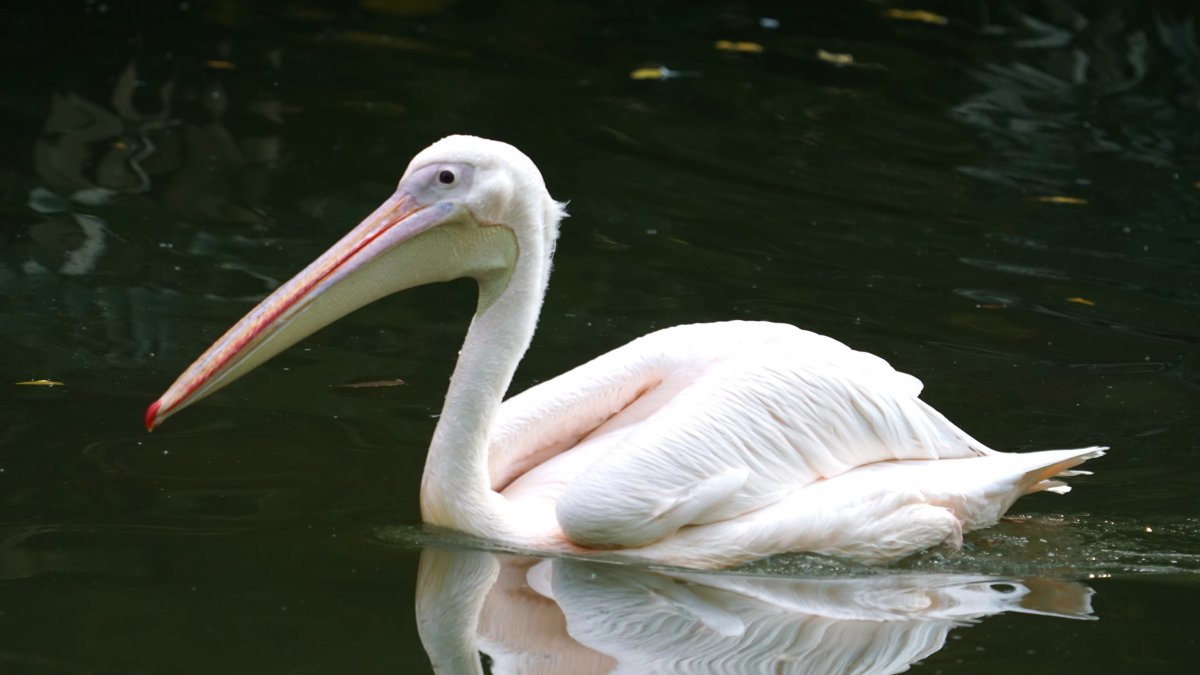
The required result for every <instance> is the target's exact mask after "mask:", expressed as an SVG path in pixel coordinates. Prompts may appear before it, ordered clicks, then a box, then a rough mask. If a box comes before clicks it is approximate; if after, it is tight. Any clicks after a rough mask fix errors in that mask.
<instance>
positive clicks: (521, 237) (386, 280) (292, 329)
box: [146, 136, 563, 429]
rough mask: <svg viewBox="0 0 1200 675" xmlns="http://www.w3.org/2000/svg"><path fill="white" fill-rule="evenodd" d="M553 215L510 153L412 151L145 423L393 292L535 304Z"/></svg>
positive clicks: (556, 210)
mask: <svg viewBox="0 0 1200 675" xmlns="http://www.w3.org/2000/svg"><path fill="white" fill-rule="evenodd" d="M562 215H563V211H562V206H561V205H560V204H558V203H557V202H555V201H554V200H553V199H551V198H550V194H549V193H548V192H547V191H546V185H545V182H544V181H543V180H542V175H541V173H540V172H538V170H537V167H536V166H534V164H533V162H532V161H531V160H530V159H529V158H528V157H526V156H525V155H524V154H523V153H522V152H521V151H520V150H517V149H516V148H514V147H513V146H511V145H508V144H507V143H501V142H498V141H491V140H487V139H483V138H476V137H473V136H449V137H447V138H443V139H442V140H440V141H438V142H437V143H434V144H433V145H431V146H429V147H428V148H426V149H425V150H422V151H421V152H420V153H419V154H418V155H417V156H416V157H414V158H413V160H412V162H410V163H409V165H408V169H407V170H406V171H405V172H404V176H403V177H402V178H401V179H400V184H399V185H398V186H397V188H396V192H395V194H393V195H392V196H391V197H390V198H389V199H388V200H387V201H386V202H384V203H383V204H382V205H381V206H380V207H379V208H377V209H376V210H375V212H374V213H372V214H371V215H369V216H367V218H366V219H365V220H363V222H362V223H360V224H359V225H358V227H355V228H354V229H353V230H351V231H350V233H349V234H347V235H346V236H345V237H343V238H342V239H341V241H339V242H338V243H336V244H334V245H333V247H332V248H330V249H329V250H328V251H326V252H325V253H324V254H322V255H321V257H319V258H317V259H316V260H315V261H313V262H312V263H311V264H310V265H309V266H308V267H306V268H305V269H304V270H303V271H301V272H300V273H299V274H297V275H296V276H295V277H293V278H292V279H291V280H290V281H288V282H287V283H285V284H283V285H282V286H280V287H279V288H278V289H276V291H275V292H274V293H272V294H271V295H270V296H268V297H267V298H266V299H265V300H263V301H262V302H261V303H259V305H258V306H257V307H255V308H254V309H253V310H251V311H250V313H249V314H247V315H246V316H245V317H243V318H242V320H241V321H238V322H237V324H235V325H234V326H233V327H232V328H230V329H229V331H227V332H226V333H225V335H223V336H222V337H221V339H219V340H217V342H215V343H214V344H213V345H212V346H211V347H209V348H208V351H206V352H204V354H202V355H201V356H200V358H198V359H197V360H196V362H195V363H193V364H192V365H191V366H190V367H188V369H187V370H186V371H184V373H183V374H182V375H180V376H179V379H177V380H176V381H175V383H174V384H172V385H171V387H170V388H169V389H167V391H166V392H165V393H164V394H163V395H162V396H161V397H160V398H159V399H158V400H157V401H155V402H154V403H153V404H152V405H151V406H150V408H149V409H148V410H147V411H146V428H147V429H153V428H154V427H156V426H158V425H159V424H160V423H161V422H162V421H163V420H164V419H166V418H167V417H169V416H170V415H172V414H174V413H176V412H178V411H179V410H181V409H183V408H184V407H186V406H188V405H190V404H192V403H195V402H196V401H198V400H200V399H202V398H204V397H205V396H207V395H209V394H211V393H213V392H214V391H216V390H218V389H220V388H221V387H223V386H225V385H227V384H229V383H230V382H233V381H234V380H236V379H237V378H239V377H241V376H242V375H244V374H246V373H247V372H249V371H250V370H252V369H254V368H255V367H257V366H259V365H261V364H262V363H263V362H265V361H266V360H267V359H269V358H271V357H272V356H275V355H276V354H278V353H279V352H281V351H283V350H284V349H286V348H288V347H290V346H291V345H293V344H295V343H296V342H298V341H299V340H300V339H301V338H303V337H305V336H307V335H309V334H311V333H313V332H315V331H317V330H318V329H320V328H322V327H324V326H326V325H328V324H330V323H332V322H334V321H336V320H337V319H339V318H341V317H342V316H345V315H346V314H348V313H350V312H351V311H353V310H355V309H357V308H359V307H362V306H363V305H366V304H367V303H370V302H373V301H375V300H377V299H379V298H381V297H383V296H385V295H389V294H392V293H395V292H397V291H401V290H404V289H407V288H413V287H415V286H420V285H423V284H428V283H433V282H437V281H450V280H452V279H458V278H462V277H470V278H473V279H475V280H477V281H478V282H479V304H478V307H477V310H476V312H477V314H482V313H484V312H486V311H487V310H488V309H489V308H491V307H492V306H493V305H494V304H495V303H496V302H497V301H498V300H500V299H501V298H502V297H508V296H511V295H513V294H523V295H528V296H536V297H537V298H538V301H537V303H535V304H540V297H541V294H542V293H543V292H544V291H545V286H546V281H547V279H548V278H549V270H550V257H551V255H552V254H553V250H554V241H555V239H556V238H557V236H558V221H559V219H560V218H561V217H562ZM534 311H535V313H536V307H535V308H534Z"/></svg>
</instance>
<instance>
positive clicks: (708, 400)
mask: <svg viewBox="0 0 1200 675" xmlns="http://www.w3.org/2000/svg"><path fill="white" fill-rule="evenodd" d="M920 390H921V383H920V381H919V380H917V379H916V378H913V377H911V376H909V375H905V374H903V373H899V372H897V371H895V370H894V369H893V368H892V367H891V366H890V365H888V364H887V362H885V361H884V360H883V359H880V358H878V357H876V356H873V355H870V354H866V353H863V352H858V351H854V350H852V349H850V348H849V347H847V346H845V345H843V344H842V343H840V342H837V341H836V340H833V339H831V338H827V337H824V336H821V335H817V334H814V333H810V332H807V331H802V330H800V329H798V328H795V327H793V326H788V325H783V324H771V323H757V322H727V323H713V324H698V325H689V326H677V327H673V328H668V329H665V330H661V331H658V332H655V333H651V334H650V335H647V336H645V337H643V338H641V339H639V340H635V341H634V342H631V343H629V344H628V345H626V346H624V347H622V348H620V349H617V350H615V351H613V352H610V353H608V354H605V355H604V356H601V357H599V358H597V359H595V360H593V361H591V362H589V363H586V364H584V365H582V366H580V367H579V368H576V369H574V370H572V371H570V372H568V373H566V374H564V375H562V376H560V377H558V378H555V379H554V380H551V381H549V382H546V383H543V384H540V385H538V386H536V387H534V388H532V389H530V390H528V391H526V392H524V393H522V394H520V395H518V396H515V397H513V398H512V399H510V400H509V401H507V402H505V404H504V405H503V406H502V408H501V413H500V418H499V420H498V422H497V424H496V426H495V428H494V430H493V436H492V437H493V439H494V441H493V443H492V445H491V447H490V455H489V467H490V469H491V472H492V473H491V475H492V477H493V485H494V486H495V487H496V488H497V489H501V488H505V487H506V486H507V487H508V489H506V490H505V494H506V495H507V496H510V498H520V497H521V496H524V495H529V494H534V493H537V492H538V490H541V491H542V493H541V494H540V495H539V496H545V497H550V498H555V497H556V498H557V499H556V500H555V501H556V502H557V506H556V512H557V518H558V522H559V524H560V525H561V527H562V529H563V531H564V533H565V534H566V535H567V536H568V537H569V538H570V539H571V540H572V541H575V542H577V543H580V544H583V545H586V546H593V547H610V546H621V547H633V546H642V545H646V544H649V543H651V542H654V541H657V540H659V539H661V538H663V537H666V536H669V535H671V534H672V533H674V532H676V531H677V530H678V529H680V528H681V527H684V526H687V525H693V524H704V523H712V522H717V521H721V520H725V519H729V518H732V517H735V516H738V515H742V514H745V513H748V512H751V511H754V510H757V509H760V508H762V507H764V506H767V505H770V504H773V503H776V502H778V501H780V500H781V499H783V498H784V497H785V496H786V495H788V494H790V493H792V492H795V491H796V490H799V489H800V488H803V487H804V486H806V485H809V484H811V483H813V482H814V481H817V480H820V479H823V478H832V477H834V476H838V475H841V474H843V473H845V472H847V471H849V470H851V469H854V468H855V467H859V466H863V465H865V464H871V463H874V462H880V461H886V460H900V459H947V458H957V457H978V456H983V455H990V454H993V451H992V450H990V449H988V448H987V447H986V446H984V445H982V444H980V443H978V442H977V441H975V440H974V439H972V438H971V437H970V436H968V435H967V434H966V433H965V432H963V431H962V430H960V429H958V428H957V427H955V426H954V425H953V424H951V423H950V422H949V421H947V420H946V419H945V418H944V417H942V416H941V415H940V414H939V413H937V412H936V411H935V410H933V409H932V408H930V407H929V406H927V405H926V404H924V403H923V402H922V401H920V399H919V398H918V395H919V394H920ZM567 448H571V451H570V452H569V453H563V450H565V449H567ZM560 453H561V454H560ZM568 456H569V457H568ZM514 479H515V480H514ZM546 491H549V492H550V493H553V494H547V493H546Z"/></svg>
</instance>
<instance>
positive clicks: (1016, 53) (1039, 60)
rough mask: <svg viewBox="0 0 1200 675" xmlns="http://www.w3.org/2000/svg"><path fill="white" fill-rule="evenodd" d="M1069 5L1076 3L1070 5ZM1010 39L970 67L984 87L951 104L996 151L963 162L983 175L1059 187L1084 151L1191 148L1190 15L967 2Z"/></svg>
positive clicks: (1178, 154)
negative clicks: (980, 161)
mask: <svg viewBox="0 0 1200 675" xmlns="http://www.w3.org/2000/svg"><path fill="white" fill-rule="evenodd" d="M1076 5H1078V6H1076ZM977 10H978V14H977V15H978V16H979V17H982V18H981V19H980V23H981V26H980V27H981V29H982V31H983V32H984V33H985V34H991V35H1000V36H1002V37H1003V38H1004V43H1005V45H1006V46H1007V47H1009V48H1011V51H1009V52H1007V53H1006V54H1004V55H998V56H996V57H993V58H992V59H989V60H990V61H991V62H990V63H987V64H986V65H984V66H982V67H978V68H976V69H974V71H973V74H974V76H975V79H976V80H977V81H979V82H980V83H981V84H982V85H983V86H984V87H985V89H984V91H983V92H981V93H979V94H977V95H975V96H972V97H970V98H969V99H967V100H965V101H963V102H961V103H959V104H958V105H957V106H955V107H954V109H953V114H954V115H955V116H956V117H958V118H959V119H961V120H962V121H964V122H966V123H967V124H969V125H971V126H973V127H974V128H976V129H977V130H979V131H980V132H981V135H982V137H983V138H984V139H986V140H987V142H988V143H989V145H991V146H992V147H993V148H994V149H996V150H999V151H1000V153H1001V154H1002V155H1004V156H1006V157H1007V159H1008V162H1007V165H1005V166H1003V167H994V166H988V167H979V166H975V167H964V171H966V172H968V173H971V174H973V175H977V176H979V177H982V178H985V179H987V180H992V181H997V182H1002V183H1007V184H1014V185H1034V186H1041V187H1045V188H1056V187H1058V188H1061V187H1062V186H1063V185H1065V184H1067V183H1068V182H1070V181H1072V180H1074V179H1076V178H1077V177H1079V176H1081V175H1083V176H1086V175H1087V172H1086V170H1085V169H1084V168H1083V167H1082V166H1081V164H1082V163H1084V162H1087V161H1088V160H1089V157H1090V156H1092V155H1095V154H1106V155H1112V156H1116V157H1118V158H1120V159H1124V160H1131V161H1135V162H1142V163H1148V164H1151V165H1155V166H1159V165H1168V164H1171V165H1178V164H1179V163H1180V161H1181V160H1183V161H1189V160H1191V159H1192V158H1194V156H1195V154H1196V152H1197V150H1200V147H1197V145H1198V144H1197V138H1196V136H1195V135H1194V134H1193V133H1191V131H1190V130H1192V129H1195V128H1196V124H1197V122H1200V120H1198V119H1197V113H1200V82H1198V78H1200V72H1198V71H1197V65H1198V61H1200V48H1198V46H1197V42H1196V32H1195V24H1194V21H1193V20H1192V18H1191V17H1190V16H1189V17H1183V16H1178V15H1175V14H1173V13H1171V12H1169V11H1165V10H1163V9H1161V8H1159V7H1157V6H1155V5H1147V4H1146V3H1141V2H1134V1H1120V0H1113V1H1110V2H1100V3H1087V4H1084V3H1072V2H1067V1H1065V0H1041V1H1038V2H1022V3H1016V2H1013V3H1006V4H1004V5H1002V6H1000V7H999V9H997V7H996V5H994V4H992V3H983V2H980V3H978V5H977Z"/></svg>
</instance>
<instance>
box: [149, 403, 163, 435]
mask: <svg viewBox="0 0 1200 675" xmlns="http://www.w3.org/2000/svg"><path fill="white" fill-rule="evenodd" d="M161 406H162V400H161V399H160V400H158V401H155V402H154V403H151V404H150V407H149V408H146V431H154V427H156V426H158V409H159V408H160V407H161Z"/></svg>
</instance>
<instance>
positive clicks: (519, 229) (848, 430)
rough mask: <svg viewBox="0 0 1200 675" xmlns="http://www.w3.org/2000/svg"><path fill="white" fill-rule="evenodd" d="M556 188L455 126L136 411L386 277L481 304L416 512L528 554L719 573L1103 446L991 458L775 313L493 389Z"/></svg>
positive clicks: (535, 286) (916, 390) (504, 151)
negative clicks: (616, 554) (459, 284)
mask: <svg viewBox="0 0 1200 675" xmlns="http://www.w3.org/2000/svg"><path fill="white" fill-rule="evenodd" d="M562 215H563V213H562V209H561V205H559V204H557V203H556V202H554V200H553V199H551V198H550V195H549V193H548V192H547V191H546V188H545V185H544V183H543V181H542V178H541V175H540V173H538V171H537V169H536V167H535V166H534V165H533V163H532V162H531V161H530V160H529V159H528V158H527V157H525V155H523V154H521V153H520V152H519V151H517V150H516V149H515V148H513V147H512V146H509V145H506V144H503V143H498V142H495V141H487V140H484V139H478V138H473V137H466V136H452V137H449V138H446V139H443V140H441V141H439V142H438V143H436V144H434V145H433V146H431V147H430V148H427V149H426V150H425V151H423V152H422V153H420V154H419V155H418V156H417V157H416V158H414V159H413V161H412V163H411V164H410V165H409V169H408V171H407V172H406V173H405V176H404V178H402V179H401V182H400V186H399V188H398V189H397V192H396V195H395V196H393V197H392V199H390V200H389V201H388V202H386V203H385V204H384V205H383V206H381V207H380V208H379V209H378V210H377V211H376V212H375V213H374V214H373V215H372V216H370V217H369V218H368V219H367V220H366V221H364V222H363V223H362V224H361V225H360V226H359V227H358V228H356V229H355V230H354V231H352V232H351V233H350V234H348V235H347V236H346V237H345V238H344V239H343V240H342V241H341V242H339V243H338V244H337V245H335V246H334V247H333V248H332V249H330V250H329V251H328V252H327V253H325V254H324V255H322V256H321V258H319V259H318V260H317V261H315V262H314V263H313V264H312V265H310V266H309V267H308V268H307V269H305V270H304V271H303V272H301V273H300V274H299V275H297V277H296V278H294V279H292V280H291V281H289V282H288V283H287V284H285V285H284V286H282V287H281V288H280V289H279V290H277V291H276V292H275V293H274V294H272V296H271V297H269V298H267V299H266V300H264V301H263V303H262V304H260V305H259V307H258V308H256V309H255V310H254V311H252V312H251V313H250V314H249V315H247V316H246V317H245V318H244V319H242V321H241V322H239V323H238V324H237V325H235V326H234V327H233V328H232V329H230V331H229V332H228V333H227V334H226V335H225V336H224V337H223V338H221V340H219V341H218V342H217V343H216V344H214V345H213V347H211V348H210V349H209V351H208V352H206V353H205V355H203V356H201V358H200V359H198V360H197V362H196V363H195V364H193V365H192V367H191V368H189V369H188V371H186V372H185V373H184V374H183V375H182V376H181V377H180V378H179V380H177V381H176V383H175V384H174V385H172V387H171V388H170V389H169V390H168V391H167V392H166V393H165V394H164V395H163V396H162V397H161V398H160V399H159V400H158V401H157V402H155V404H154V405H152V406H151V408H150V410H149V411H148V412H147V425H148V426H149V427H151V428H152V427H153V426H155V425H156V424H158V423H159V422H161V420H162V419H164V418H165V417H166V416H167V415H169V414H171V413H173V412H175V411H177V410H179V409H180V408H182V407H183V406H185V405H187V404H189V403H192V402H194V401H196V400H198V399H200V398H202V397H203V396H205V395H207V394H208V393H211V392H212V391H215V390H216V389H218V388H220V387H221V386H223V385H225V384H227V383H228V382H231V381H232V380H233V379H236V378H237V377H239V376H241V375H242V374H244V373H245V372H247V371H249V370H250V369H252V368H253V367H255V366H257V365H258V364H260V363H262V362H263V361H265V360H266V359H268V358H270V357H271V356H272V355H274V354H275V353H278V352H279V351H281V350H282V349H284V348H286V347H287V346H289V345H291V344H293V343H294V342H296V341H297V340H299V339H300V338H302V337H303V336H304V335H307V334H308V333H311V332H313V331H314V330H316V329H318V328H320V327H321V326H324V325H326V324H328V323H330V322H331V321H333V320H336V319H337V318H339V317H340V316H342V315H344V314H346V313H348V312H349V311H351V310H353V309H355V308H357V307H359V306H361V305H363V304H366V303H367V302H370V301H372V300H374V299H376V298H379V297H382V296H383V295H387V294H389V293H392V292H395V291H398V290H402V289H404V288H409V287H412V286H416V285H420V284H423V283H430V282H433V281H445V280H449V279H453V278H457V277H462V276H469V277H472V278H475V279H476V280H477V281H478V282H479V286H480V301H479V306H478V308H477V311H476V314H475V317H474V320H473V321H472V323H471V327H470V329H469V330H468V333H467V338H466V341H465V342H464V345H463V348H462V350H461V352H460V356H459V361H458V364H457V366H456V368H455V372H454V376H453V377H452V378H451V383H450V388H449V391H448V392H447V396H446V403H445V407H444V409H443V411H442V415H441V418H440V420H439V423H438V426H437V429H436V430H435V432H434V437H433V441H432V443H431V445H430V450H429V457H428V459H427V461H426V467H425V475H424V479H423V481H422V490H421V510H422V515H423V517H424V518H425V520H426V521H427V522H430V523H432V524H435V525H440V526H444V527H449V528H453V529H457V530H461V531H465V532H468V533H471V534H474V535H477V536H480V537H484V538H488V539H494V540H497V541H500V542H503V543H505V544H508V545H516V546H521V547H525V548H531V549H536V550H542V551H560V552H572V553H586V552H589V551H598V550H603V551H613V550H618V551H620V553H621V555H625V556H628V557H632V558H638V559H643V560H651V561H656V562H665V563H670V564H678V565H684V566H694V567H720V566H727V565H731V564H736V563H739V562H743V561H746V560H751V559H755V558H760V557H763V556H767V555H771V554H774V553H780V552H785V551H800V550H803V551H813V552H819V553H826V554H830V555H837V556H844V557H850V558H854V559H857V560H861V561H865V562H877V561H884V560H890V559H893V558H897V557H902V556H904V555H908V554H910V553H913V552H915V551H917V550H920V549H923V548H927V547H929V546H934V545H937V544H940V543H943V542H948V543H951V544H958V543H961V538H962V532H963V531H965V530H970V529H974V528H977V527H985V526H988V525H991V524H993V523H995V522H996V520H997V519H998V518H999V517H1000V516H1001V515H1003V513H1004V512H1005V511H1006V510H1007V509H1008V507H1009V506H1010V505H1011V504H1012V503H1013V501H1014V500H1016V499H1017V497H1019V496H1021V495H1023V494H1026V493H1028V492H1034V491H1038V490H1053V491H1057V492H1065V491H1066V490H1067V488H1066V486H1065V485H1063V484H1062V483H1061V482H1059V481H1057V480H1055V479H1054V477H1055V476H1058V475H1072V474H1075V473H1079V472H1076V471H1071V470H1070V469H1071V467H1073V466H1075V465H1077V464H1080V463H1082V462H1083V461H1085V460H1086V459H1090V458H1092V457H1096V456H1098V455H1100V454H1102V452H1103V448H1099V447H1091V448H1082V449H1078V450H1055V451H1045V452H1038V453H1026V454H1006V453H1000V452H996V451H994V450H991V449H989V448H987V447H986V446H984V445H982V444H981V443H979V442H978V441H975V440H974V439H972V438H971V437H970V436H969V435H967V434H966V433H965V432H963V431H962V430H961V429H959V428H958V427H956V426H954V425H953V424H951V423H950V422H949V421H948V420H946V419H945V418H944V417H943V416H942V415H940V414H939V413H938V412H937V411H935V410H933V409H932V408H930V407H929V406H927V405H925V404H924V403H923V402H922V401H921V400H920V399H919V398H918V395H919V394H920V390H921V384H920V382H919V381H918V380H917V379H916V378H913V377H911V376H909V375H905V374H902V373H899V372H896V371H895V370H893V369H892V368H891V367H890V366H889V365H888V364H887V363H886V362H885V361H883V360H882V359H879V358H877V357H875V356H871V355H869V354H865V353H863V352H857V351H854V350H852V349H850V348H848V347H846V346H845V345H843V344H841V343H840V342H837V341H835V340H833V339H830V338H827V337H822V336H820V335H816V334H813V333H810V332H807V331H802V330H800V329H798V328H795V327H793V326H788V325H784V324H775V323H764V322H728V323H713V324H697V325H690V326H678V327H675V328H668V329H665V330H661V331H658V332H655V333H652V334H650V335H647V336H645V337H643V338H641V339H639V340H635V341H634V342H631V343H630V344H628V345H626V346H624V347H621V348H619V349H617V350H614V351H612V352H610V353H608V354H605V355H603V356H601V357H599V358H597V359H595V360H593V361H591V362H588V363H586V364H584V365H582V366H580V367H578V368H576V369H574V370H572V371H570V372H568V373H566V374H564V375H562V376H560V377H557V378H555V379H553V380H550V381H548V382H545V383H543V384H540V385H538V386H536V387H533V388H532V389H529V390H528V391H525V392H523V393H521V394H519V395H517V396H514V397H513V398H512V399H510V400H508V401H506V402H504V403H503V404H502V403H501V401H502V399H503V396H504V394H505V392H506V391H507V389H508V386H509V383H510V382H511V380H512V376H513V372H514V371H515V369H516V366H517V363H518V362H519V361H520V359H521V357H522V356H523V354H524V353H525V350H526V349H527V347H528V346H529V342H530V339H531V338H532V336H533V331H534V328H535V325H536V322H537V315H538V312H539V311H540V309H541V303H542V298H543V296H544V293H545V288H546V283H547V280H548V278H549V271H550V263H551V257H552V255H553V248H554V242H555V240H556V237H557V233H558V221H559V219H560V218H561V217H562Z"/></svg>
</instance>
